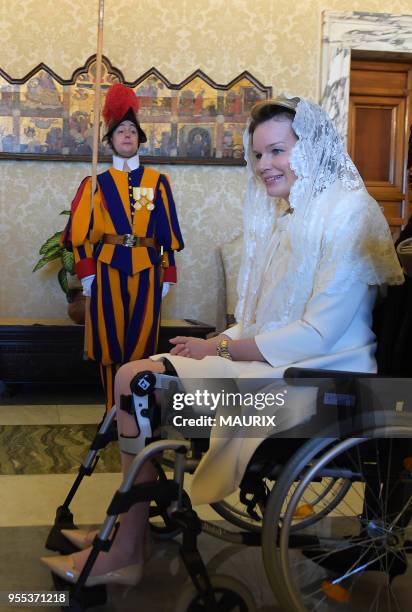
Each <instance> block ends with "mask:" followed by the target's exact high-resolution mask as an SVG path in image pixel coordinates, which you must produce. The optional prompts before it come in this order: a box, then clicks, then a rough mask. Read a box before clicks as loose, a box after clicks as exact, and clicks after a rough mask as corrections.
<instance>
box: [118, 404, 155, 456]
mask: <svg viewBox="0 0 412 612" xmlns="http://www.w3.org/2000/svg"><path fill="white" fill-rule="evenodd" d="M149 397H150V396H149V395H144V396H141V397H139V396H137V395H123V396H122V398H121V403H120V408H121V409H122V410H125V411H126V412H127V413H128V414H132V415H133V416H134V418H135V421H136V426H137V432H138V433H137V436H123V435H122V434H121V433H120V432H119V446H120V450H121V451H122V452H123V453H127V454H128V455H137V454H138V453H140V451H141V450H142V449H143V448H144V447H145V446H146V443H147V442H146V440H147V439H148V438H149V439H150V438H151V437H152V424H151V422H150V418H149V416H150V415H149ZM123 398H124V399H123Z"/></svg>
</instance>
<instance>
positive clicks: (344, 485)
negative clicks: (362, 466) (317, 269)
mask: <svg viewBox="0 0 412 612" xmlns="http://www.w3.org/2000/svg"><path fill="white" fill-rule="evenodd" d="M273 485H274V483H273V482H271V481H269V480H268V479H265V481H264V487H265V490H266V499H265V501H264V502H263V503H252V504H251V511H250V512H248V511H247V508H246V506H245V504H244V503H242V501H241V500H240V492H239V491H237V492H236V493H235V494H233V495H231V496H230V498H228V499H225V500H223V501H221V502H217V503H214V504H211V507H212V508H213V509H214V510H215V512H217V514H219V516H221V517H222V518H224V519H225V520H227V521H228V522H229V523H231V524H232V525H235V526H236V527H240V528H241V529H244V530H245V531H253V532H258V533H259V532H261V530H262V522H263V514H264V512H265V507H266V504H267V500H268V498H269V495H270V492H271V489H272V488H273ZM296 486H297V484H296V483H293V484H292V485H291V488H290V490H289V491H288V493H287V494H286V496H285V500H284V507H285V508H286V507H287V505H288V503H289V500H290V498H291V497H292V495H293V492H294V490H295V488H296ZM350 486H351V481H350V480H349V479H347V478H335V477H325V478H322V480H321V481H319V482H317V483H313V484H312V486H311V487H308V489H307V491H305V495H304V496H303V497H302V499H301V500H300V504H299V506H298V507H297V509H296V512H295V515H294V524H293V525H292V530H293V531H295V530H300V529H303V528H305V527H309V526H310V525H313V524H314V523H316V522H317V521H318V520H320V519H321V518H322V517H323V516H326V515H327V514H329V513H330V512H331V511H332V510H333V509H334V508H335V506H337V505H338V504H339V503H340V502H341V500H342V499H343V498H344V497H345V495H346V494H347V492H348V491H349V489H350Z"/></svg>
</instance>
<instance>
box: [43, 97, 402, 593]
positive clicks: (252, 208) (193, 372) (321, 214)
mask: <svg viewBox="0 0 412 612" xmlns="http://www.w3.org/2000/svg"><path fill="white" fill-rule="evenodd" d="M244 145H245V155H246V159H247V172H248V185H247V192H246V198H245V208H244V246H243V258H242V265H241V269H240V273H239V280H238V293H239V301H238V306H237V309H236V319H237V321H238V323H237V325H236V326H235V327H232V328H230V329H228V330H226V331H225V332H223V333H222V334H220V335H219V336H218V337H216V338H212V339H208V340H201V339H197V338H190V337H177V338H174V339H173V340H172V342H173V344H174V348H173V349H172V350H171V351H170V354H167V355H156V356H154V357H152V358H151V359H150V360H142V361H137V362H132V363H129V364H126V365H125V366H123V367H122V368H121V369H120V371H119V372H118V374H117V377H116V390H115V394H116V405H119V402H120V396H121V395H130V381H131V379H132V377H133V376H135V375H136V374H137V373H138V372H140V371H144V370H148V369H150V370H153V371H156V372H163V371H165V363H164V360H165V359H167V360H168V362H169V364H171V365H172V366H173V367H174V369H175V370H176V372H177V374H178V376H179V377H181V378H182V379H184V381H185V384H187V385H189V386H190V383H189V382H188V379H191V378H192V379H221V378H231V379H235V380H236V383H237V386H238V388H239V389H240V390H241V391H247V390H253V391H255V390H256V387H253V385H256V380H258V379H262V378H266V379H270V380H268V384H269V382H270V381H271V380H273V379H279V378H281V377H282V375H283V372H284V370H285V369H286V368H287V367H289V366H291V365H294V366H302V367H314V368H326V369H334V370H352V371H362V372H375V371H376V362H375V358H374V353H375V348H376V347H375V336H374V334H373V332H372V329H371V323H372V308H373V305H374V301H375V296H376V287H377V286H379V285H381V284H383V283H390V284H397V283H401V282H403V274H402V271H401V268H400V266H399V263H398V260H397V258H396V254H395V251H394V248H393V244H392V240H391V235H390V231H389V228H388V225H387V223H386V220H385V218H384V217H383V215H382V212H381V210H380V208H379V206H378V205H377V203H376V202H375V200H373V199H372V198H371V197H370V196H369V194H368V193H367V191H366V189H365V187H364V184H363V182H362V179H361V177H360V176H359V173H358V171H357V170H356V168H355V166H354V165H353V162H352V161H351V159H350V158H349V156H348V155H347V153H346V152H345V150H344V147H343V144H342V141H341V139H340V137H339V135H338V133H337V132H336V129H335V128H334V126H333V124H332V123H331V121H330V119H329V118H328V116H327V115H326V113H325V112H324V111H323V110H322V109H321V108H320V107H319V106H317V105H316V104H313V103H311V102H309V101H307V100H305V99H303V98H286V97H281V98H277V99H275V100H266V101H262V102H259V103H258V104H257V105H255V107H254V108H253V109H252V112H251V120H250V123H249V126H248V128H247V130H246V133H245V139H244ZM276 384H277V385H279V384H280V382H279V381H278V383H275V386H276ZM281 388H282V389H284V388H285V384H284V383H283V382H282V383H281ZM187 390H189V389H187ZM311 411H313V392H312V393H310V392H308V391H307V390H304V389H303V390H302V389H298V388H291V389H290V390H288V400H287V402H286V403H285V405H284V406H283V407H282V408H279V409H278V410H277V413H276V417H277V424H278V426H279V425H280V426H281V427H282V428H286V427H291V426H293V425H295V424H297V423H298V422H299V421H300V420H302V418H304V417H305V416H307V415H308V414H310V412H311ZM118 427H119V431H120V433H121V435H123V436H136V435H138V431H137V427H136V423H135V420H134V418H133V417H131V416H130V415H129V414H127V413H125V412H123V411H121V410H120V411H119V413H118ZM232 433H233V435H231V437H230V439H227V438H226V439H225V438H222V437H217V436H214V435H213V432H212V438H211V444H210V450H209V452H208V453H207V454H206V455H205V457H204V458H203V460H202V462H201V464H200V465H199V468H198V469H197V471H196V474H195V477H194V480H193V484H192V489H191V497H192V502H193V503H194V504H196V503H209V502H213V501H217V500H219V499H222V498H224V497H225V496H226V495H227V494H229V493H230V492H231V491H233V490H234V489H235V488H236V487H237V485H238V484H239V482H240V480H241V478H242V475H243V473H244V470H245V468H246V466H247V463H248V461H249V459H250V457H251V456H252V454H253V452H254V450H255V449H256V447H257V446H258V445H259V443H260V442H261V437H260V438H257V437H253V438H252V437H249V438H244V437H242V436H241V435H239V432H232ZM260 435H261V434H259V436H260ZM132 460H133V456H131V455H127V454H126V453H122V462H123V469H124V470H125V471H126V470H127V469H128V467H129V465H130V463H131V461H132ZM153 478H154V474H153V471H152V468H151V467H150V466H146V468H145V470H144V471H143V473H142V474H141V476H140V477H139V480H140V481H144V480H146V481H147V480H151V479H153ZM147 513H148V509H147V504H138V505H135V506H134V507H133V508H131V509H130V511H129V512H128V513H127V514H126V515H124V517H123V520H122V522H121V526H120V529H119V532H118V534H117V537H116V539H115V541H114V543H113V546H112V548H111V550H110V552H109V553H100V554H99V556H98V558H97V561H96V563H95V565H94V567H93V570H92V572H91V578H89V584H93V583H94V584H96V583H98V582H123V583H128V584H130V583H136V582H138V580H140V577H141V575H142V567H143V563H144V548H145V547H144V540H145V537H144V534H145V524H146V522H147ZM79 537H80V538H83V544H84V545H86V544H87V542H88V541H90V538H91V535H90V534H89V535H87V534H82V533H81V534H78V536H77V541H78V542H79ZM80 544H81V542H80ZM88 554H89V549H85V550H82V551H80V552H79V553H76V554H74V555H71V556H69V557H57V558H50V557H48V558H46V560H45V562H46V563H47V565H48V566H49V567H50V568H51V569H52V571H54V572H56V573H58V574H59V575H60V576H63V577H65V578H66V579H69V580H71V581H73V582H74V581H75V580H76V579H77V576H78V574H79V572H80V570H81V569H82V567H83V565H84V563H85V560H86V558H87V556H88Z"/></svg>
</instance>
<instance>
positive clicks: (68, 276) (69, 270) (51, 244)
mask: <svg viewBox="0 0 412 612" xmlns="http://www.w3.org/2000/svg"><path fill="white" fill-rule="evenodd" d="M60 214H61V215H70V211H69V210H63V211H62V212H61V213H60ZM62 235H63V230H60V231H58V232H56V233H55V234H53V235H52V236H50V237H49V238H47V240H46V242H44V244H42V246H41V247H40V249H39V255H41V257H40V259H39V261H38V262H37V263H36V265H35V266H34V268H33V272H36V271H37V270H40V269H41V268H43V267H44V266H46V265H47V264H48V263H50V262H51V261H55V260H56V259H60V261H61V264H62V267H61V268H60V270H59V271H58V273H57V280H58V281H59V285H60V287H61V289H62V291H63V292H64V294H65V295H66V298H67V301H68V302H69V306H68V309H67V311H68V314H69V317H70V318H71V319H72V320H73V321H74V322H75V323H84V296H83V295H82V286H81V283H80V281H79V279H78V278H77V276H76V272H75V267H74V255H73V253H72V252H71V251H69V250H68V249H66V247H65V246H64V245H63V244H62V242H61V239H62Z"/></svg>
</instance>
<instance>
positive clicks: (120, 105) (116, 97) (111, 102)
mask: <svg viewBox="0 0 412 612" xmlns="http://www.w3.org/2000/svg"><path fill="white" fill-rule="evenodd" d="M129 108H131V109H132V110H133V112H134V113H137V111H138V109H139V101H138V99H137V96H136V94H135V93H134V91H133V89H130V87H126V85H123V84H122V83H115V84H114V85H112V86H111V87H109V89H108V90H107V94H106V100H105V102H104V107H103V111H102V114H103V118H104V121H105V123H106V125H109V123H112V122H118V121H121V119H123V117H124V116H125V114H126V113H127V111H128V110H129Z"/></svg>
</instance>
